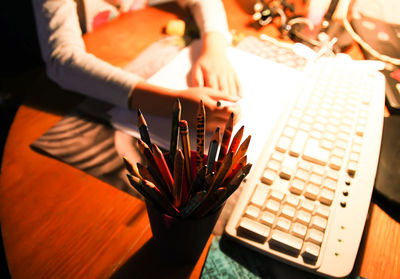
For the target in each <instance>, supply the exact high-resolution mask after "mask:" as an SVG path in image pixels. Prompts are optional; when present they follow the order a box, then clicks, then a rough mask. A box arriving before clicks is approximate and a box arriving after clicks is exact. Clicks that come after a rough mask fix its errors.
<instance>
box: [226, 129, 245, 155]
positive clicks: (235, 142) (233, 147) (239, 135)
mask: <svg viewBox="0 0 400 279" xmlns="http://www.w3.org/2000/svg"><path fill="white" fill-rule="evenodd" d="M243 131H244V126H242V127H240V129H239V130H238V131H237V132H236V134H235V136H234V137H233V139H232V142H231V145H230V146H229V150H228V153H231V152H233V153H236V151H237V149H238V147H239V144H240V141H241V140H242V137H243Z"/></svg>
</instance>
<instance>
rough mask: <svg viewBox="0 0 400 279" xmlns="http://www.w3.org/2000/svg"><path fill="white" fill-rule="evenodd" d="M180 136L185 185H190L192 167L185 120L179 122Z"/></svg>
mask: <svg viewBox="0 0 400 279" xmlns="http://www.w3.org/2000/svg"><path fill="white" fill-rule="evenodd" d="M179 128H180V134H181V139H182V148H183V155H184V158H185V173H186V181H187V185H191V184H192V166H191V154H190V142H189V128H188V124H187V121H186V120H180V121H179Z"/></svg>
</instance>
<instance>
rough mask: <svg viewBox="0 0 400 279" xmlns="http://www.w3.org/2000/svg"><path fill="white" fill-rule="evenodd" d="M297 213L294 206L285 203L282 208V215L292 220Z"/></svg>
mask: <svg viewBox="0 0 400 279" xmlns="http://www.w3.org/2000/svg"><path fill="white" fill-rule="evenodd" d="M295 214H296V209H295V208H294V207H293V206H290V205H287V204H285V205H284V206H283V207H282V210H281V216H283V217H286V218H288V219H289V220H292V219H293V217H294V215H295Z"/></svg>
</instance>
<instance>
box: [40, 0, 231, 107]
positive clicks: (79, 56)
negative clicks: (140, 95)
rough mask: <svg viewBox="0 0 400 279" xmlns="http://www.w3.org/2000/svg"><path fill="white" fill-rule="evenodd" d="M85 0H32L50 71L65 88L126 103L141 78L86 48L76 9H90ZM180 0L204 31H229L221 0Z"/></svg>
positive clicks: (51, 75) (111, 101)
mask: <svg viewBox="0 0 400 279" xmlns="http://www.w3.org/2000/svg"><path fill="white" fill-rule="evenodd" d="M89 1H90V2H93V1H102V0H89ZM121 1H123V0H120V1H118V2H121ZM84 2H85V1H78V2H77V3H78V6H77V4H76V2H75V1H74V0H32V4H33V9H34V14H35V21H36V28H37V32H38V38H39V44H40V48H41V55H42V58H43V60H44V62H45V64H46V71H47V75H48V76H49V78H50V79H52V80H53V81H55V82H56V83H57V84H58V85H59V86H61V87H62V88H64V89H68V90H71V91H75V92H78V93H81V94H84V95H87V96H89V97H92V98H96V99H100V100H102V101H106V102H108V103H111V104H114V105H117V106H121V107H127V106H128V99H129V95H130V93H131V92H132V89H133V88H134V87H135V86H136V84H137V83H138V82H139V81H141V80H142V79H141V78H140V77H139V76H138V75H135V74H133V73H130V72H127V71H124V70H123V69H121V68H119V67H116V66H113V65H111V64H109V63H107V62H105V61H103V60H101V59H99V58H97V57H96V56H94V55H93V54H90V53H88V52H86V48H85V44H84V41H83V39H82V30H81V25H80V21H79V17H78V12H77V11H78V9H80V10H81V11H82V10H85V8H86V9H87V7H84V9H82V7H79V5H81V4H82V3H84ZM177 2H178V3H179V4H180V5H182V6H186V7H189V8H190V10H191V12H192V14H193V16H194V18H195V20H196V22H197V25H198V26H199V29H200V33H201V34H204V33H206V32H214V31H215V32H221V33H223V34H228V27H227V21H226V14H225V10H224V7H223V4H222V2H221V1H220V0H177ZM86 12H88V11H86Z"/></svg>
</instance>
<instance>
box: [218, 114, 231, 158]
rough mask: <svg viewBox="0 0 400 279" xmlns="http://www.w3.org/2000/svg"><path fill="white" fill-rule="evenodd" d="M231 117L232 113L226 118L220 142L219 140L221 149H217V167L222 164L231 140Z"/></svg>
mask: <svg viewBox="0 0 400 279" xmlns="http://www.w3.org/2000/svg"><path fill="white" fill-rule="evenodd" d="M233 117H234V114H233V112H232V113H231V115H230V116H229V118H228V121H227V122H226V125H225V130H224V134H223V136H222V140H221V147H220V148H219V154H218V162H219V164H218V165H220V164H221V163H222V160H223V159H224V158H225V156H226V154H227V151H228V147H229V142H230V140H231V136H232V130H233Z"/></svg>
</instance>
